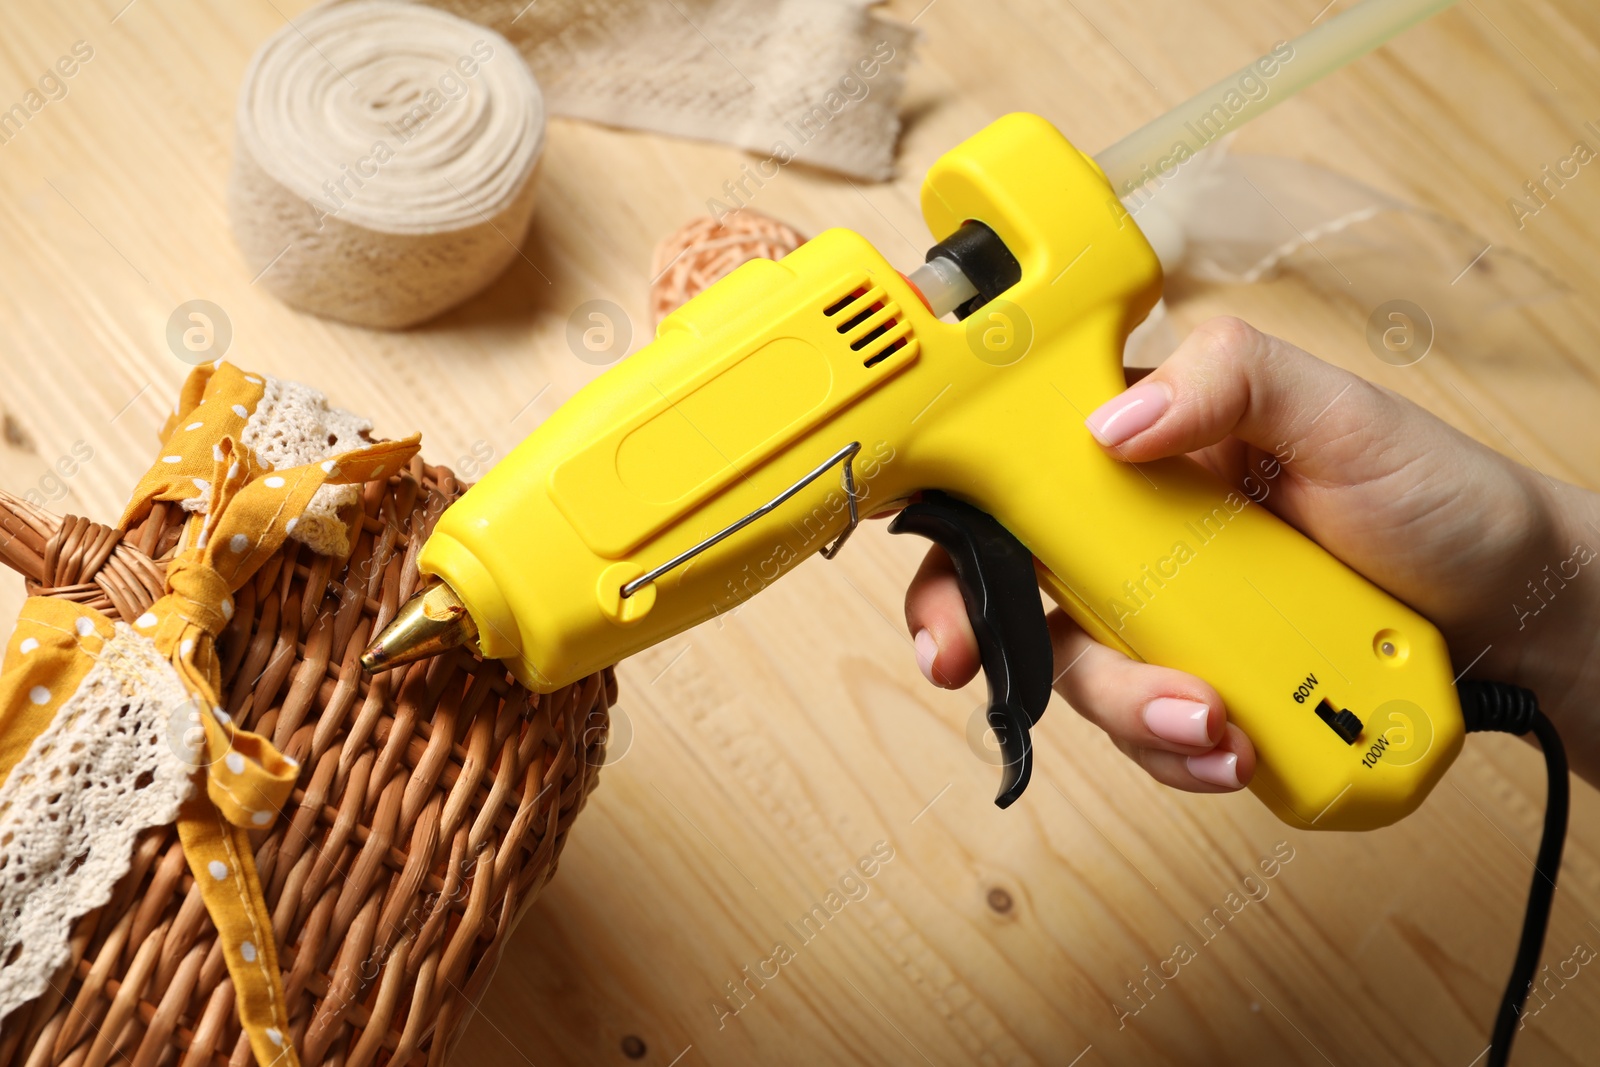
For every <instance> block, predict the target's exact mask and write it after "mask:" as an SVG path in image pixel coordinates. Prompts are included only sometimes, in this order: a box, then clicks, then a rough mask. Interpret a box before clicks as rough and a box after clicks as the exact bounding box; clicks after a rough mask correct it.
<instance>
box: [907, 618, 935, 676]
mask: <svg viewBox="0 0 1600 1067" xmlns="http://www.w3.org/2000/svg"><path fill="white" fill-rule="evenodd" d="M911 643H912V644H913V645H914V646H915V647H916V650H917V667H918V669H920V670H921V671H922V676H923V677H924V678H926V679H927V680H928V681H930V682H933V684H934V685H938V684H939V683H938V682H937V681H936V680H935V679H934V677H933V661H934V660H936V659H938V658H939V642H937V641H935V640H934V639H933V635H932V634H930V633H929V632H928V631H927V630H926V629H921V630H918V631H917V636H916V639H915V640H913V641H912V642H911Z"/></svg>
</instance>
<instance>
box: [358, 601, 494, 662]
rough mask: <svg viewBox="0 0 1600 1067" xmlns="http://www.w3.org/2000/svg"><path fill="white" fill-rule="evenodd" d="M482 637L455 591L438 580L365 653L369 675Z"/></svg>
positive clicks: (406, 605) (402, 611) (398, 615)
mask: <svg viewBox="0 0 1600 1067" xmlns="http://www.w3.org/2000/svg"><path fill="white" fill-rule="evenodd" d="M477 636H478V627H477V626H476V625H475V624H474V623H473V621H472V616H471V615H469V614H468V613H467V607H466V605H465V604H463V603H461V598H460V597H458V596H456V594H455V590H453V589H451V588H450V587H449V586H448V585H446V584H445V583H443V582H435V583H433V584H432V585H430V586H428V587H427V588H426V589H424V590H422V591H421V592H420V593H418V594H416V595H415V596H413V597H412V598H411V599H410V600H408V601H406V603H405V605H404V606H403V607H402V608H401V609H400V611H399V612H398V613H397V614H396V615H395V617H394V620H393V621H392V622H390V623H389V625H388V626H385V627H384V628H383V632H382V633H380V634H378V636H377V637H376V638H375V639H374V640H373V642H372V644H371V645H370V646H369V647H368V648H367V650H366V651H365V652H364V653H362V654H361V669H362V670H364V671H366V672H367V673H368V674H373V673H375V672H377V671H385V670H388V669H389V668H391V667H399V666H402V665H404V664H407V663H415V662H416V661H417V660H419V659H427V658H428V657H429V656H436V655H438V654H439V653H441V652H445V651H448V650H449V649H452V648H456V647H457V646H459V645H464V644H467V643H468V642H470V641H472V640H474V639H475V638H476V637H477Z"/></svg>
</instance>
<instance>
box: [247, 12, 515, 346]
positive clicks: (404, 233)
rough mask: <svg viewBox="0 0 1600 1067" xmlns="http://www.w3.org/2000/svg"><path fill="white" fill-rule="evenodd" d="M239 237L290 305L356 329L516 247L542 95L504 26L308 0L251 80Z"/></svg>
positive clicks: (437, 293) (382, 321)
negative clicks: (500, 29)
mask: <svg viewBox="0 0 1600 1067" xmlns="http://www.w3.org/2000/svg"><path fill="white" fill-rule="evenodd" d="M237 122H238V132H237V142H236V145H235V149H234V166H233V173H232V177H231V180H230V186H229V196H228V200H229V205H228V207H229V214H230V216H231V219H232V223H233V232H234V236H235V239H236V240H237V241H238V243H239V247H240V249H241V250H242V251H243V252H244V255H245V258H246V260H247V261H248V263H249V266H250V270H251V272H252V273H253V274H255V275H257V277H258V279H259V282H260V284H262V285H264V286H266V287H267V288H268V289H270V290H271V291H272V292H274V293H276V294H277V295H278V296H279V297H281V298H282V299H283V300H284V301H285V302H286V303H288V304H290V305H292V306H294V307H297V308H300V309H302V310H305V311H310V312H313V313H315V314H318V315H325V316H327V317H329V318H334V319H340V320H343V321H345V322H352V323H356V324H358V325H362V326H377V327H387V328H398V327H403V326H410V325H413V324H415V323H418V322H422V321H424V320H426V319H429V318H432V317H433V316H434V315H437V314H439V313H440V312H442V311H444V310H445V309H447V308H450V307H453V306H454V305H456V304H459V303H460V302H461V301H463V300H465V299H467V298H468V297H470V296H472V295H473V294H474V293H476V292H478V291H479V290H481V289H483V288H484V286H486V285H488V284H489V282H491V281H492V280H494V278H495V277H496V276H497V275H499V274H500V272H501V271H503V270H504V269H505V268H506V266H507V265H508V264H509V263H510V262H511V260H512V259H513V258H514V257H515V256H517V255H518V254H519V252H518V247H517V246H518V245H519V244H520V242H521V241H522V238H523V236H524V234H525V233H526V232H527V228H528V222H529V220H530V218H531V217H532V215H533V192H534V190H533V175H534V168H535V165H536V164H537V163H538V159H539V154H540V150H541V149H542V147H543V145H544V131H545V106H544V99H543V96H542V95H541V93H540V91H539V86H538V84H537V83H536V82H535V81H534V79H533V75H532V74H531V73H530V72H529V70H528V67H527V64H526V63H524V62H523V59H522V57H521V56H520V55H519V54H518V52H517V50H516V49H515V48H513V47H512V46H511V44H510V43H509V42H507V41H506V39H505V38H504V37H501V36H500V35H499V34H498V33H495V32H494V31H493V30H490V29H488V28H486V27H484V26H480V25H477V24H475V23H472V22H468V21H466V20H465V19H461V18H457V17H456V16H454V15H450V14H448V13H446V12H443V11H439V10H437V9H435V8H431V7H426V6H424V5H421V4H411V3H402V2H396V0H357V2H355V3H348V4H333V5H329V6H323V7H318V8H313V9H312V10H311V11H309V12H307V13H306V14H305V15H303V16H301V17H300V18H299V19H298V20H297V21H296V22H295V23H293V24H292V25H289V26H285V27H284V28H283V29H282V30H281V31H280V32H279V33H277V34H276V35H274V36H273V37H272V38H271V39H270V40H268V41H267V42H266V43H265V44H264V45H262V46H261V49H260V50H259V51H258V52H257V53H256V55H255V58H254V59H253V60H252V61H251V63H250V69H249V70H248V71H247V72H246V74H245V79H244V85H243V86H242V87H241V89H240V92H239V107H238V119H237Z"/></svg>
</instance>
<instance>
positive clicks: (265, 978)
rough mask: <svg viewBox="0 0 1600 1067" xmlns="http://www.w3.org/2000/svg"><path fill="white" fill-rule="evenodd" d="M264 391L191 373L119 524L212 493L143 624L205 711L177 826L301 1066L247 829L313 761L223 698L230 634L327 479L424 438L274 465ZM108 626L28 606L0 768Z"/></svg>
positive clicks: (373, 466) (250, 987)
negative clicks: (262, 411) (244, 602)
mask: <svg viewBox="0 0 1600 1067" xmlns="http://www.w3.org/2000/svg"><path fill="white" fill-rule="evenodd" d="M264 389H265V382H264V380H263V379H262V378H260V377H259V376H256V375H252V374H247V373H245V372H244V371H242V370H240V369H239V368H237V367H234V366H233V365H231V364H228V363H218V364H215V365H212V366H206V367H201V368H198V369H197V370H196V371H195V372H194V373H193V374H191V375H190V377H189V379H188V381H187V382H186V383H185V384H184V387H183V392H182V395H181V398H180V400H179V403H178V406H177V409H176V410H175V412H174V414H173V415H172V417H171V418H169V419H168V421H167V425H166V427H165V429H164V430H163V432H162V448H161V453H160V455H159V456H158V457H157V459H156V462H155V463H154V464H152V465H151V467H150V470H149V472H148V473H146V474H145V476H144V478H143V479H142V480H141V481H140V483H139V486H138V489H137V490H136V491H135V493H134V495H133V498H132V500H131V501H130V502H129V504H128V508H127V510H126V511H125V512H124V513H123V516H122V521H121V525H122V528H124V529H126V528H127V527H128V526H130V525H131V524H133V523H135V522H137V521H139V520H140V519H141V518H143V517H144V516H145V515H146V514H148V513H149V510H150V506H151V504H152V503H154V502H155V501H158V500H165V501H184V500H191V499H193V498H195V497H201V496H204V497H205V498H206V500H207V506H206V509H205V510H204V511H196V512H195V514H194V515H193V516H192V517H191V518H190V520H189V522H188V524H187V525H186V526H185V528H184V532H183V537H182V539H181V540H180V541H179V544H178V550H177V553H176V555H175V557H174V558H173V560H172V561H171V562H170V563H169V565H168V568H167V593H166V595H165V596H163V597H162V598H161V599H160V600H158V601H156V603H155V604H153V605H152V606H151V608H150V610H149V611H148V612H146V613H145V614H144V615H142V616H140V617H139V618H137V619H134V620H132V625H133V627H134V629H135V630H136V631H137V632H139V633H141V634H144V635H145V636H147V637H149V638H150V639H151V640H152V641H154V642H155V644H156V647H157V649H158V650H159V651H160V652H161V654H162V655H163V656H166V657H167V658H169V659H170V660H171V661H172V664H173V666H174V667H175V668H176V669H177V672H178V675H179V677H180V678H181V679H182V681H183V684H184V686H185V688H186V689H187V690H188V691H189V692H190V694H191V695H192V696H194V697H195V703H196V704H197V705H198V708H186V709H185V710H184V711H183V712H182V713H184V714H191V715H193V716H194V717H195V719H196V721H194V722H192V723H191V724H186V725H187V726H189V727H191V728H193V729H195V730H198V731H199V734H197V735H196V736H195V737H194V740H195V741H197V742H199V748H200V751H201V755H200V757H199V762H200V764H201V767H200V769H199V771H198V772H197V773H198V774H200V775H202V776H203V777H204V786H205V788H204V790H196V792H195V794H194V795H193V796H192V797H191V798H190V800H189V801H188V802H187V803H186V804H185V805H184V807H183V809H182V811H181V812H180V814H179V816H178V833H179V837H180V838H181V840H182V842H183V848H184V853H185V855H186V857H187V859H188V861H189V868H190V870H191V871H192V872H193V874H194V878H195V883H196V884H197V885H198V886H199V887H200V892H201V896H202V899H203V900H204V901H205V905H206V909H207V911H208V912H209V913H210V915H211V919H212V921H213V923H214V924H215V925H216V928H217V931H218V934H219V937H220V939H221V943H222V949H223V957H224V959H225V960H226V962H227V965H228V972H229V974H230V975H231V977H232V978H233V983H234V990H235V1002H236V1007H237V1011H238V1014H239V1020H240V1023H241V1024H242V1026H243V1028H244V1030H245V1032H246V1034H247V1035H248V1036H249V1039H250V1046H251V1049H252V1051H253V1052H254V1054H255V1057H256V1061H257V1063H259V1064H262V1065H266V1064H273V1065H278V1067H293V1065H296V1064H298V1063H299V1060H298V1057H297V1056H296V1054H295V1050H294V1047H293V1042H292V1041H291V1040H290V1037H289V1025H288V1015H287V1011H286V1007H285V1004H284V1000H283V987H282V981H281V974H280V972H279V969H278V961H277V947H276V944H275V943H274V938H273V933H272V923H271V917H270V916H269V914H268V912H267V908H266V903H265V900H264V898H263V896H262V892H261V885H260V882H259V880H258V878H257V875H256V869H255V858H254V854H253V852H252V851H251V848H250V841H249V836H248V835H249V831H250V830H253V829H260V828H262V827H266V826H270V825H271V824H272V822H273V820H274V819H276V818H277V815H278V812H279V810H280V809H281V808H282V807H283V805H284V803H285V802H286V801H287V800H288V799H289V796H290V793H291V792H292V791H293V789H294V785H295V781H296V779H297V778H298V775H299V766H298V765H297V764H296V763H295V762H294V761H293V760H291V759H289V758H288V757H286V756H284V755H283V754H282V753H280V752H278V750H277V749H276V748H274V747H273V745H272V743H271V742H270V741H269V740H268V739H267V738H265V737H263V736H261V735H259V734H255V733H251V732H249V731H247V730H242V729H240V728H239V727H238V726H237V725H236V724H234V723H233V722H232V721H231V720H230V719H229V717H228V715H227V713H226V712H225V711H223V709H222V708H221V707H220V706H219V701H218V697H219V694H220V692H221V687H222V679H221V673H220V665H219V661H218V657H217V652H216V638H217V635H218V634H220V633H221V632H222V629H223V627H225V626H226V625H227V623H228V620H229V619H231V618H232V616H233V610H234V602H233V594H234V592H235V591H236V590H238V589H239V588H240V587H241V586H243V585H244V583H245V582H247V581H248V580H249V579H250V578H251V577H252V576H253V575H254V574H255V572H256V571H257V570H258V569H259V568H260V567H261V565H262V564H263V563H265V562H266V561H267V560H268V559H269V558H271V556H272V555H273V553H275V552H277V551H278V549H279V548H280V547H281V546H282V545H283V542H284V541H285V539H287V537H288V536H289V534H290V532H291V531H292V530H293V528H294V524H295V521H296V520H297V519H298V518H299V516H300V515H301V513H302V512H304V510H305V508H306V505H307V504H309V503H310V501H311V498H312V496H313V495H314V494H315V493H316V491H317V490H318V489H319V488H321V487H322V486H323V485H328V484H336V485H337V484H352V483H360V482H364V481H367V480H369V479H372V478H381V477H383V476H384V475H385V474H386V473H389V472H393V471H396V470H399V469H400V468H401V467H403V466H404V465H405V464H407V463H409V462H410V460H411V458H412V457H413V456H414V455H415V454H416V451H417V447H418V438H417V437H416V436H412V437H410V438H407V439H405V440H403V441H386V442H380V443H376V444H372V445H370V446H367V447H363V448H360V449H356V450H354V451H350V452H345V453H342V454H340V455H337V456H333V457H330V458H328V459H326V460H324V461H320V462H316V463H310V464H306V465H305V466H301V467H293V468H289V469H286V470H275V469H272V468H271V467H268V466H266V465H265V464H263V463H261V462H259V461H258V460H257V459H256V458H255V457H254V456H253V455H252V454H251V453H250V451H249V450H248V449H247V448H244V447H243V446H242V445H241V444H240V443H239V442H240V439H241V436H242V433H243V430H244V427H245V424H246V423H247V422H248V421H249V418H250V415H251V413H252V412H253V411H254V410H255V408H256V405H257V404H259V403H260V401H261V398H262V395H263V392H264ZM84 619H87V620H88V625H87V626H85V624H84V623H83V622H80V621H79V620H84ZM80 627H82V628H81V629H80ZM86 631H88V632H86ZM110 633H111V624H110V622H109V620H106V619H105V618H104V617H103V616H99V615H98V614H97V613H94V612H91V611H89V610H88V609H85V608H82V607H79V606H76V605H66V604H64V603H61V602H58V601H52V600H48V599H44V598H34V599H33V600H30V601H29V602H28V604H27V606H26V607H25V609H24V612H23V616H22V620H21V621H20V622H19V626H18V629H17V635H16V636H15V637H13V639H12V641H11V643H10V645H9V646H8V647H7V649H6V657H5V663H4V673H3V675H0V774H3V773H4V772H6V771H9V770H10V768H11V767H12V766H13V765H15V763H16V762H17V760H18V759H20V758H21V756H22V755H23V754H24V753H25V752H26V751H27V747H28V745H29V744H30V743H31V741H32V740H33V738H34V737H35V736H37V734H38V733H39V731H40V730H42V729H43V728H44V725H45V724H46V723H48V722H49V719H50V716H51V715H52V714H53V711H54V709H55V708H57V707H58V706H59V705H60V703H61V702H62V701H64V700H65V699H66V698H67V697H68V696H70V695H71V694H72V692H73V691H74V690H75V689H76V688H77V686H78V683H79V682H80V681H81V680H82V678H83V676H84V674H85V673H87V671H88V669H89V667H90V666H91V664H92V662H93V661H92V659H91V657H90V654H89V652H90V651H92V650H88V649H87V648H86V645H87V643H88V642H90V641H92V640H103V639H104V637H105V636H106V635H109V634H110Z"/></svg>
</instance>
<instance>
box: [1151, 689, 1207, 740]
mask: <svg viewBox="0 0 1600 1067" xmlns="http://www.w3.org/2000/svg"><path fill="white" fill-rule="evenodd" d="M1210 718H1211V709H1210V708H1209V707H1207V706H1206V705H1204V704H1202V703H1200V702H1199V701H1198V700H1179V699H1177V698H1176V697H1157V698H1156V699H1155V700H1152V701H1151V702H1150V703H1148V704H1146V705H1145V706H1144V724H1145V725H1146V726H1148V727H1149V728H1150V732H1151V733H1153V734H1155V735H1156V736H1157V737H1159V738H1161V739H1162V740H1163V741H1171V742H1172V743H1173V744H1175V745H1209V744H1211V734H1210V732H1209V731H1207V729H1206V725H1207V723H1208V721H1209V720H1210Z"/></svg>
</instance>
